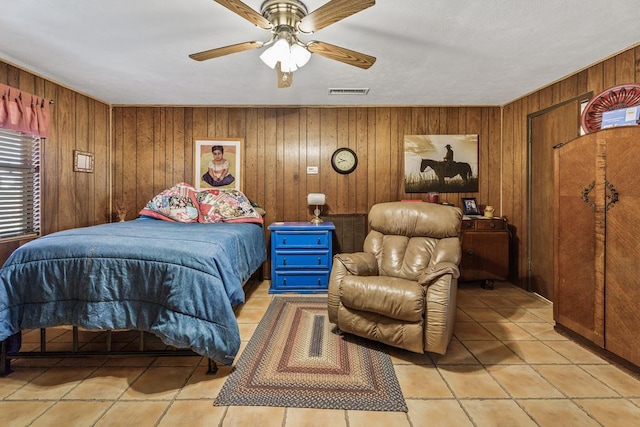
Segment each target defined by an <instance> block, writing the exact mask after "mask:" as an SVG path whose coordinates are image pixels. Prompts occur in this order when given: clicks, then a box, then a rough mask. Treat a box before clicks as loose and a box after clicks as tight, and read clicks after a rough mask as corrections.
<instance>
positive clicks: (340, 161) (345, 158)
mask: <svg viewBox="0 0 640 427" xmlns="http://www.w3.org/2000/svg"><path fill="white" fill-rule="evenodd" d="M331 166H333V169H335V171H336V172H338V173H341V174H348V173H351V172H353V171H354V170H356V167H357V166H358V156H357V155H356V153H355V152H354V151H353V150H351V149H350V148H338V149H337V150H336V151H334V152H333V155H332V156H331Z"/></svg>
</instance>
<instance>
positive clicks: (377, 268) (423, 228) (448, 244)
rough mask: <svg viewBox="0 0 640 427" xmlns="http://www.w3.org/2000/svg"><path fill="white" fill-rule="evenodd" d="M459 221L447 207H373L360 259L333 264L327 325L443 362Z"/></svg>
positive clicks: (348, 257)
mask: <svg viewBox="0 0 640 427" xmlns="http://www.w3.org/2000/svg"><path fill="white" fill-rule="evenodd" d="M461 221H462V212H461V211H460V209H459V208H456V207H452V206H443V205H438V204H433V203H410V202H389V203H379V204H376V205H374V206H373V207H372V208H371V211H370V212H369V227H370V228H371V231H370V233H369V234H368V235H367V237H366V239H365V241H364V246H363V250H364V251H363V252H358V253H352V254H337V255H335V256H334V258H333V267H332V270H331V277H330V279H329V291H328V310H329V320H330V321H331V322H332V323H334V324H336V325H337V326H338V328H339V329H340V330H342V331H343V332H347V333H351V334H354V335H358V336H361V337H365V338H370V339H373V340H376V341H380V342H383V343H385V344H388V345H391V346H394V347H400V348H404V349H406V350H409V351H412V352H416V353H424V352H426V351H428V352H434V353H439V354H444V353H445V352H446V350H447V346H448V345H449V341H450V340H451V336H452V335H453V326H454V322H455V315H456V293H457V288H458V277H459V276H460V272H459V270H458V265H459V264H460V258H461V250H460V240H459V238H458V233H459V231H460V225H461Z"/></svg>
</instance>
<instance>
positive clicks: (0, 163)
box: [0, 129, 40, 239]
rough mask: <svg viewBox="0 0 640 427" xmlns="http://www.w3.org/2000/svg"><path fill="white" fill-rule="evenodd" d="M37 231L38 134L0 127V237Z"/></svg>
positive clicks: (25, 234)
mask: <svg viewBox="0 0 640 427" xmlns="http://www.w3.org/2000/svg"><path fill="white" fill-rule="evenodd" d="M38 234H40V138H34V137H32V136H29V135H25V134H22V133H19V132H14V131H7V130H4V129H0V239H6V238H15V237H21V236H32V235H38Z"/></svg>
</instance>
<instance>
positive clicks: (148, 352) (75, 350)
mask: <svg viewBox="0 0 640 427" xmlns="http://www.w3.org/2000/svg"><path fill="white" fill-rule="evenodd" d="M91 332H106V334H107V339H106V342H105V349H104V350H102V351H100V350H81V349H80V342H79V340H78V337H79V329H78V327H77V326H73V327H72V337H73V340H72V342H71V350H63V351H47V330H46V328H41V329H40V350H37V351H18V352H14V353H10V352H9V338H7V339H6V340H4V341H2V346H1V349H0V377H4V376H6V375H9V374H10V373H11V372H12V370H11V360H12V359H37V358H69V357H87V358H94V357H96V358H97V357H110V358H111V357H116V358H118V357H130V356H138V357H185V356H190V357H193V356H199V357H202V356H201V355H200V354H198V353H196V352H194V351H192V350H190V349H179V348H173V347H170V348H167V349H162V350H152V349H145V338H144V335H145V332H144V331H137V332H138V334H139V335H138V337H139V338H138V339H139V343H138V349H137V350H113V349H112V348H111V347H112V342H111V338H112V332H113V331H110V330H107V331H91ZM208 361H209V366H208V369H207V374H211V375H213V374H215V373H216V372H218V365H217V363H216V362H215V360H213V359H208Z"/></svg>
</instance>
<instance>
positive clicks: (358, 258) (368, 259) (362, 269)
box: [333, 252, 378, 276]
mask: <svg viewBox="0 0 640 427" xmlns="http://www.w3.org/2000/svg"><path fill="white" fill-rule="evenodd" d="M333 261H334V265H335V263H336V262H338V263H339V264H338V265H340V264H341V265H342V266H343V267H344V268H345V269H346V271H347V272H348V273H349V274H352V275H354V276H377V275H378V261H377V260H376V258H375V257H374V256H373V254H370V253H367V252H356V253H351V254H337V255H335V256H334V257H333Z"/></svg>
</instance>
